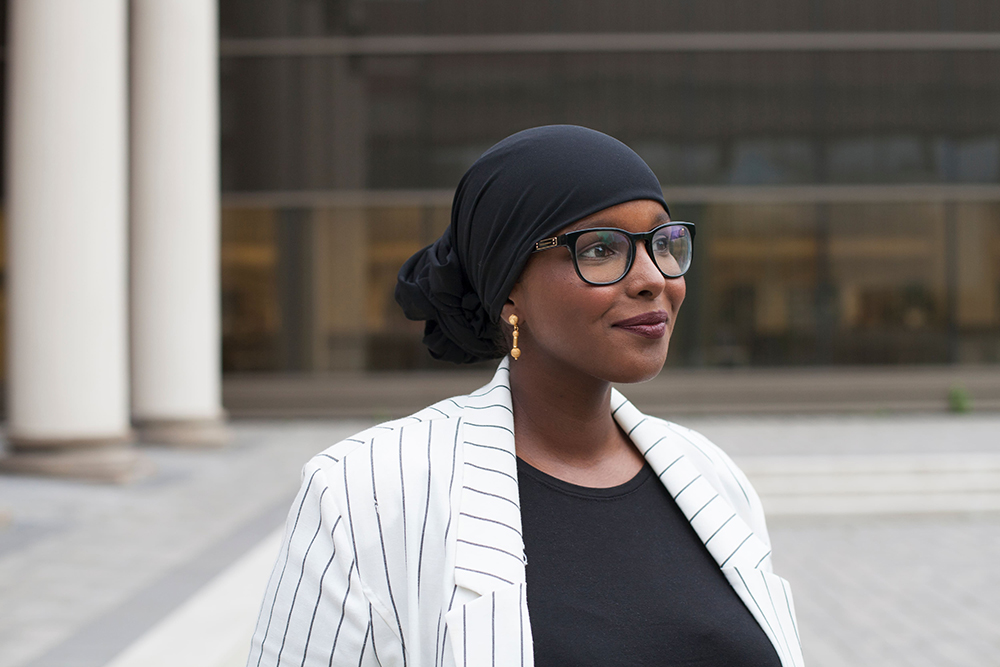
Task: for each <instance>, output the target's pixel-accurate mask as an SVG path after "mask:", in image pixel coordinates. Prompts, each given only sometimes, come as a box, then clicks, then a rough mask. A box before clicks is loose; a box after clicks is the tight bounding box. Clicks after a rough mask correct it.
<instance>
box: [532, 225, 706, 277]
mask: <svg viewBox="0 0 1000 667" xmlns="http://www.w3.org/2000/svg"><path fill="white" fill-rule="evenodd" d="M640 241H641V242H643V243H645V244H646V252H648V253H649V256H650V257H651V258H652V260H653V263H654V264H656V268H658V269H659V270H660V273H662V274H663V275H664V276H665V277H667V278H679V277H681V276H683V275H684V274H685V273H686V272H687V270H688V269H689V268H690V267H691V255H692V252H693V251H694V223H691V222H668V223H666V224H664V225H660V226H659V227H655V228H653V229H651V230H650V231H648V232H639V233H632V232H626V231H625V230H624V229H616V228H614V227H598V228H594V229H581V230H578V231H575V232H567V233H565V234H560V235H559V236H553V237H552V238H548V239H542V240H541V241H538V242H537V243H535V249H534V250H533V251H532V252H540V251H542V250H548V249H549V248H555V247H558V246H566V247H567V248H569V254H570V256H571V257H572V258H573V266H574V267H575V268H576V274H577V275H578V276H580V279H581V280H582V281H583V282H585V283H587V284H589V285H611V284H613V283H616V282H618V281H619V280H621V279H622V278H624V277H625V276H626V275H627V274H628V272H629V269H631V268H632V262H634V261H635V244H636V243H638V242H640Z"/></svg>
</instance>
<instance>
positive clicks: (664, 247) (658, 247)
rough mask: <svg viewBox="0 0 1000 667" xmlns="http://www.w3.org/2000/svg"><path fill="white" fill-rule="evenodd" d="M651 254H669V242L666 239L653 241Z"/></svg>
mask: <svg viewBox="0 0 1000 667" xmlns="http://www.w3.org/2000/svg"><path fill="white" fill-rule="evenodd" d="M653 252H655V253H656V254H658V255H668V254H670V240H669V239H666V238H659V239H653Z"/></svg>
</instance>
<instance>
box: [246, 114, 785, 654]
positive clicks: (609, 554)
mask: <svg viewBox="0 0 1000 667" xmlns="http://www.w3.org/2000/svg"><path fill="white" fill-rule="evenodd" d="M693 236H694V229H693V225H690V224H688V223H673V222H671V221H670V218H669V214H668V210H667V206H666V203H665V202H664V200H663V196H662V191H661V188H660V185H659V183H658V182H657V180H656V178H655V176H654V175H653V173H652V172H651V171H650V170H649V168H648V167H647V166H646V165H645V163H644V162H643V161H642V160H641V159H640V158H639V157H638V155H636V154H635V153H634V152H632V151H631V150H630V149H629V148H628V147H626V146H625V145H624V144H622V143H620V142H618V141H617V140H615V139H612V138H611V137H608V136H607V135H604V134H601V133H599V132H595V131H593V130H588V129H585V128H581V127H574V126H549V127H540V128H534V129H531V130H526V131H524V132H520V133H518V134H515V135H513V136H511V137H508V138H507V139H505V140H503V141H501V142H500V143H499V144H497V145H496V146H494V147H493V148H491V149H490V150H488V151H487V152H486V153H484V154H483V155H482V157H480V158H479V160H478V161H477V162H476V163H475V164H474V165H473V166H472V167H471V168H470V169H469V171H468V172H467V173H466V175H465V176H464V177H463V179H462V182H461V183H460V184H459V187H458V190H457V192H456V194H455V200H454V204H453V208H452V221H451V225H450V226H449V228H448V229H447V230H446V232H445V233H444V235H443V236H442V237H441V238H440V239H439V240H438V241H437V242H435V243H434V244H433V245H431V246H429V247H428V248H425V249H424V250H422V251H420V252H419V253H417V254H416V255H414V256H413V257H412V258H411V259H410V260H408V261H407V263H406V264H405V265H404V266H403V268H402V270H401V271H400V277H399V283H398V286H397V291H396V298H397V301H399V302H400V304H401V305H402V306H403V308H404V311H405V312H406V314H407V316H408V317H410V318H411V319H420V320H425V321H426V328H425V338H424V342H425V343H426V344H427V345H428V347H429V348H430V351H431V353H432V354H433V355H434V356H435V357H437V358H440V359H447V360H450V361H454V362H472V361H479V360H484V359H492V358H498V357H503V358H504V359H503V361H502V362H501V363H500V366H499V368H498V370H497V373H496V375H495V377H494V378H493V381H492V382H491V383H490V384H488V385H486V386H485V387H483V388H482V389H480V390H478V391H476V392H473V393H472V394H470V395H468V396H461V397H456V398H452V399H448V400H445V401H442V402H440V403H437V404H435V405H433V406H431V407H429V408H426V409H425V410H422V411H420V412H418V413H416V414H415V415H412V416H411V417H407V418H405V419H401V420H397V421H393V422H389V423H386V424H381V425H379V426H375V427H373V428H371V429H369V430H367V431H364V432H362V433H359V434H358V435H356V436H354V437H352V438H349V439H347V440H345V441H343V442H340V443H337V444H335V445H333V446H332V447H330V448H329V449H327V450H326V451H325V452H323V453H321V454H319V455H318V456H317V457H315V458H314V459H313V460H312V461H311V462H310V463H309V464H308V465H307V466H306V468H305V470H304V477H303V485H302V490H301V491H300V493H299V495H298V497H297V498H296V500H295V503H294V505H293V507H292V511H291V513H290V515H289V520H288V528H287V531H286V538H285V542H284V545H283V547H282V550H281V552H280V554H279V557H278V562H277V564H276V566H275V570H274V574H273V575H272V577H271V581H270V583H269V585H268V588H267V593H266V596H265V600H264V605H263V608H262V611H261V616H260V620H259V623H258V627H257V631H256V633H255V636H254V641H253V648H252V651H251V655H250V660H249V663H248V664H249V665H258V666H260V665H278V664H280V665H307V664H308V665H334V664H336V665H410V666H413V667H416V666H422V665H428V666H430V665H433V666H435V667H436V666H437V665H463V666H472V665H490V666H496V665H518V666H521V665H531V664H537V665H539V666H547V665H591V664H592V665H601V666H602V667H608V666H610V665H673V664H684V665H737V664H738V665H755V666H756V665H783V666H784V667H792V666H798V665H801V664H802V656H801V651H800V648H799V640H798V636H797V631H796V628H795V620H794V610H793V607H792V602H791V595H790V592H789V589H788V585H787V583H785V582H784V580H782V579H780V578H779V577H777V576H776V575H774V574H772V573H771V564H770V547H769V540H768V535H767V529H766V527H765V524H764V517H763V512H762V509H761V505H760V501H759V499H758V498H757V496H756V494H755V493H754V491H753V489H752V488H751V487H750V485H749V483H748V482H747V480H746V478H745V477H744V476H743V474H742V473H741V472H740V471H739V470H738V469H737V468H736V467H735V466H734V465H733V463H732V462H731V461H730V459H729V458H728V457H726V456H725V455H724V454H723V453H722V452H721V451H720V450H719V449H718V448H716V447H715V446H714V445H712V444H711V443H710V442H708V441H707V440H706V439H705V438H703V437H702V436H700V435H698V434H697V433H694V432H693V431H690V430H687V429H684V428H682V427H679V426H677V425H674V424H671V423H669V422H665V421H662V420H659V419H655V418H652V417H647V416H645V415H643V414H641V413H640V412H639V411H638V410H636V409H635V408H634V407H633V406H632V405H631V404H630V403H629V402H628V401H627V400H625V398H624V397H623V396H621V394H619V393H618V392H617V391H615V390H614V389H613V388H612V387H611V383H612V382H641V381H644V380H648V379H650V378H652V377H653V376H655V375H656V374H657V373H658V372H659V371H660V369H661V368H662V366H663V363H664V361H665V359H666V354H667V347H668V344H669V340H670V333H671V331H672V330H673V326H674V322H675V319H676V317H677V312H678V309H679V308H680V305H681V302H682V301H683V299H684V292H685V283H684V279H683V277H682V275H683V273H684V272H685V271H686V270H687V267H688V265H689V263H690V257H691V243H692V239H693ZM508 353H509V354H508ZM661 482H662V483H661Z"/></svg>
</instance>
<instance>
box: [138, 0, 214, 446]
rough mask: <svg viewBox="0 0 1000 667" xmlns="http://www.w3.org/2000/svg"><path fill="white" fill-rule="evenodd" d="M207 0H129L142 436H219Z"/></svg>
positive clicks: (210, 4)
mask: <svg viewBox="0 0 1000 667" xmlns="http://www.w3.org/2000/svg"><path fill="white" fill-rule="evenodd" d="M216 12H217V10H216V2H215V0H132V71H131V79H132V144H131V145H132V182H131V184H132V191H131V194H132V198H131V209H132V210H131V214H132V268H131V272H132V294H131V303H132V414H133V417H134V420H135V424H136V426H137V428H139V430H140V435H141V437H142V439H143V440H145V441H153V442H174V443H188V444H217V443H221V442H222V441H224V440H225V429H224V421H223V411H222V399H221V395H222V389H221V384H222V382H221V373H222V367H221V364H222V362H221V351H220V344H221V339H220V322H219V320H220V304H219V291H220V286H219V173H218V172H219V130H218V124H219V120H218V118H219V114H218V96H219V95H218V58H219V52H218V36H217V32H218V27H217V23H218V21H217V13H216Z"/></svg>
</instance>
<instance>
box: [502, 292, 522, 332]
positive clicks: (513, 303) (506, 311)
mask: <svg viewBox="0 0 1000 667" xmlns="http://www.w3.org/2000/svg"><path fill="white" fill-rule="evenodd" d="M520 287H521V284H520V283H517V284H515V285H514V289H512V290H511V291H510V295H508V296H507V303H505V304H504V305H503V308H502V309H501V310H500V320H501V321H502V322H505V323H506V322H509V321H510V316H511V315H517V316H518V317H520V315H519V314H518V312H517V298H518V293H519V292H520V289H519V288H520Z"/></svg>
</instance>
